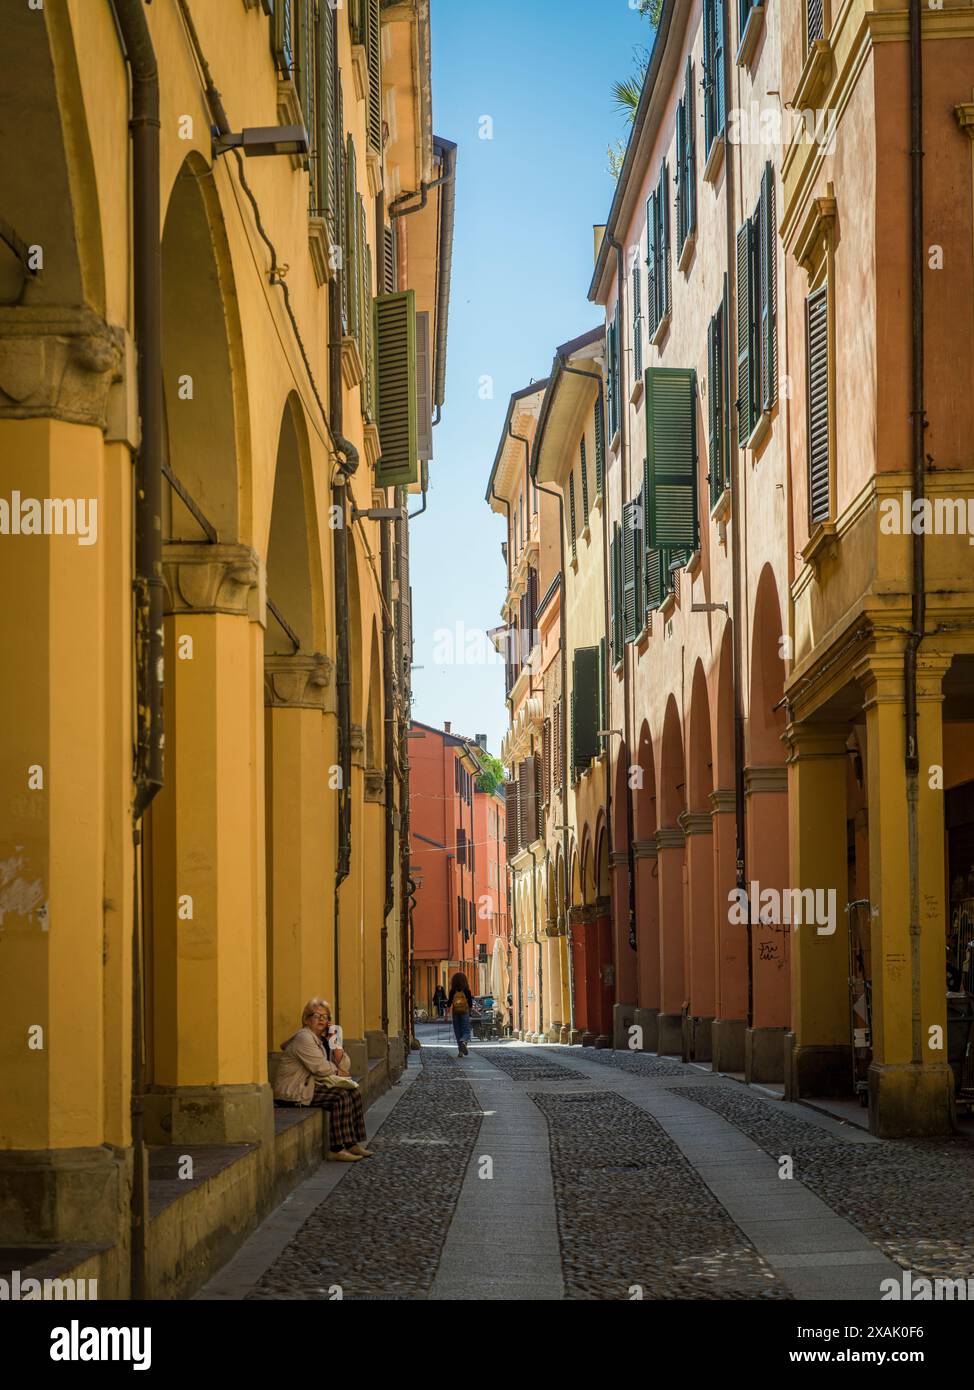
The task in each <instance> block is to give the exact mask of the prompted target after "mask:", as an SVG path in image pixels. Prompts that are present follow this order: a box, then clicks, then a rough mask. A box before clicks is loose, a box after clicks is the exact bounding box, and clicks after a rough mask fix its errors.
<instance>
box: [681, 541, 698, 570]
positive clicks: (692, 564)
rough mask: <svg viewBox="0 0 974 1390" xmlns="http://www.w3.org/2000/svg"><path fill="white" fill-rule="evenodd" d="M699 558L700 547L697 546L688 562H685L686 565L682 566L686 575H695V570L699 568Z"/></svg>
mask: <svg viewBox="0 0 974 1390" xmlns="http://www.w3.org/2000/svg"><path fill="white" fill-rule="evenodd" d="M701 558H702V557H701V553H700V547H699V546H697V548H696V550H695V551H694V552H693V554H692V555H691V556H690V558H689V560H687V562H686V564H685V565H684V566H683V568H684V569H685V570H686V572H687V574H696V572H697V570H698V569H699V568H700V560H701Z"/></svg>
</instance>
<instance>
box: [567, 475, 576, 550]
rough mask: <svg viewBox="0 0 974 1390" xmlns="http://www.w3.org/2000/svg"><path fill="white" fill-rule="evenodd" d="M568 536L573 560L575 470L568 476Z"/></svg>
mask: <svg viewBox="0 0 974 1390" xmlns="http://www.w3.org/2000/svg"><path fill="white" fill-rule="evenodd" d="M568 536H569V540H570V541H571V547H572V559H573V560H574V559H575V558H576V553H577V551H576V544H577V522H576V518H575V470H574V469H572V471H571V473H569V475H568Z"/></svg>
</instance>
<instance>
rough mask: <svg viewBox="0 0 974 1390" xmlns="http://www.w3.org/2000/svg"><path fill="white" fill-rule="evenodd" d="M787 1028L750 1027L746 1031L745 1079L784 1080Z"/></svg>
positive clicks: (760, 1081) (756, 1080) (751, 1080)
mask: <svg viewBox="0 0 974 1390" xmlns="http://www.w3.org/2000/svg"><path fill="white" fill-rule="evenodd" d="M787 1032H788V1029H787V1028H748V1029H746V1030H745V1033H744V1080H745V1081H746V1082H747V1083H748V1085H750V1084H751V1083H752V1082H758V1083H759V1084H760V1083H762V1082H770V1081H784V1079H785V1034H786V1033H787Z"/></svg>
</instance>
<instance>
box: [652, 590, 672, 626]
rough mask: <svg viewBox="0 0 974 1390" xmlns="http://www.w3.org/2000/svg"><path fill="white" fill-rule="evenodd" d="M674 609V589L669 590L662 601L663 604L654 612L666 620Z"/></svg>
mask: <svg viewBox="0 0 974 1390" xmlns="http://www.w3.org/2000/svg"><path fill="white" fill-rule="evenodd" d="M675 608H676V590H675V589H671V590H670V592H669V593H668V594H667V595H666V598H665V599H664V600H663V602H662V603H661V604H660V606H659V608H658V609H657V610H656V611H657V612H658V613H659V615H660V617H661V618H664V619H665V618H668V617H669V616H670V614H671V613H672V612H673V610H674V609H675Z"/></svg>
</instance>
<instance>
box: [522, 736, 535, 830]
mask: <svg viewBox="0 0 974 1390" xmlns="http://www.w3.org/2000/svg"><path fill="white" fill-rule="evenodd" d="M534 772H535V763H534V758H533V756H531V757H527V758H525V760H524V762H523V763H522V764H521V795H522V797H523V799H524V843H525V844H526V845H530V844H533V843H534V841H535V840H536V839H537V838H538V795H537V788H536V787H535V777H534Z"/></svg>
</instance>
